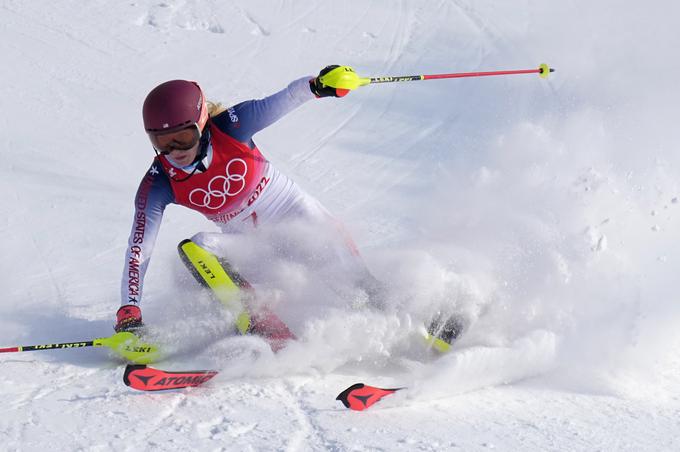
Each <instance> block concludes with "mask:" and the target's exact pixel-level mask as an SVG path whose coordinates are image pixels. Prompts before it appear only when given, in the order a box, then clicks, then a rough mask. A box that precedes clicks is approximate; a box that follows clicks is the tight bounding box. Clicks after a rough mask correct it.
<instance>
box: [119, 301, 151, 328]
mask: <svg viewBox="0 0 680 452" xmlns="http://www.w3.org/2000/svg"><path fill="white" fill-rule="evenodd" d="M143 328H144V322H142V310H141V309H139V306H135V305H133V304H126V305H124V306H121V307H120V308H119V309H118V311H117V312H116V326H114V327H113V329H114V330H116V333H120V332H121V331H129V332H131V333H139V332H140V331H141V330H143Z"/></svg>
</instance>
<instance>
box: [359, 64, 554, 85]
mask: <svg viewBox="0 0 680 452" xmlns="http://www.w3.org/2000/svg"><path fill="white" fill-rule="evenodd" d="M551 72H555V69H552V68H550V67H548V65H547V64H542V65H541V66H539V67H538V68H536V69H518V70H512V71H487V72H456V73H451V74H425V75H405V76H399V77H370V78H369V79H368V83H391V82H411V81H417V80H436V79H445V78H464V77H489V76H495V75H517V74H538V75H540V76H541V77H543V78H547V77H548V74H549V73H551ZM368 83H365V84H368Z"/></svg>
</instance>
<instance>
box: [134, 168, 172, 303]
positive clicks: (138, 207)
mask: <svg viewBox="0 0 680 452" xmlns="http://www.w3.org/2000/svg"><path fill="white" fill-rule="evenodd" d="M173 202H175V199H174V195H173V193H172V188H171V186H170V181H169V180H168V177H167V175H166V174H165V172H164V171H163V169H162V168H161V165H160V163H158V161H157V160H154V162H153V164H152V165H151V168H149V171H147V173H146V175H145V176H144V178H143V179H142V182H141V183H140V184H139V189H137V195H136V196H135V215H134V218H133V221H132V230H131V231H130V237H129V239H128V245H127V249H126V250H125V266H124V269H123V278H122V281H121V305H126V304H134V305H139V303H140V301H141V298H142V287H143V284H144V275H145V274H146V269H147V267H148V265H149V259H150V258H151V253H152V251H153V247H154V244H155V243H156V237H157V236H158V230H159V228H160V225H161V221H162V219H163V212H164V211H165V207H166V206H167V205H168V204H170V203H173Z"/></svg>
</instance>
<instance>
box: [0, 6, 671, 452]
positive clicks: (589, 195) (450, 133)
mask: <svg viewBox="0 0 680 452" xmlns="http://www.w3.org/2000/svg"><path fill="white" fill-rule="evenodd" d="M679 9H680V7H678V6H676V4H675V3H674V2H657V3H654V4H649V5H647V4H622V3H620V2H613V1H608V2H605V3H604V4H592V3H587V2H584V1H581V0H579V1H576V2H568V3H560V4H546V3H543V2H538V1H536V0H526V1H522V2H519V3H513V4H508V5H505V4H498V3H495V2H490V1H486V0H485V1H475V2H472V1H468V0H439V1H436V2H429V1H425V0H393V1H386V2H360V1H358V0H349V1H347V2H344V3H337V2H336V3H320V2H313V1H307V0H305V1H292V0H281V1H279V2H277V3H272V2H267V1H260V0H258V1H251V2H246V1H242V0H239V1H235V2H230V3H225V2H219V1H217V0H207V1H196V0H176V1H174V0H172V1H171V0H165V1H149V0H135V1H131V2H124V3H111V2H104V1H103V0H96V1H91V2H88V3H78V2H65V3H61V4H60V5H59V6H58V7H57V6H54V5H37V4H34V3H30V2H18V1H5V2H3V4H2V5H0V38H2V39H0V53H1V54H2V55H3V57H4V59H3V65H2V67H0V75H1V76H2V79H3V81H4V82H5V83H3V84H2V86H0V99H3V105H4V106H5V107H6V108H3V109H2V110H1V111H2V112H3V113H2V114H1V115H0V124H1V125H2V128H3V131H4V134H3V139H2V141H1V146H2V150H1V151H0V152H1V154H2V156H3V157H4V165H3V167H2V168H0V175H1V176H2V177H0V189H1V191H2V193H3V197H2V201H1V203H0V213H2V217H3V218H2V223H0V228H1V229H0V230H2V232H3V233H4V235H5V237H6V240H5V241H4V242H3V244H2V245H1V246H2V256H3V257H4V259H3V260H2V264H0V275H2V287H3V289H4V293H5V301H4V302H3V303H0V347H6V346H13V345H18V344H39V343H49V342H61V341H71V340H81V339H82V340H89V339H92V338H94V337H101V336H105V335H109V334H111V333H112V329H111V325H112V323H113V316H114V312H115V309H116V308H117V306H118V284H119V278H120V271H121V268H122V264H123V263H122V258H123V250H124V246H125V243H126V240H127V234H128V232H129V228H130V220H131V215H132V210H131V209H132V200H133V196H134V193H135V190H136V189H137V185H138V183H139V178H140V177H141V176H142V175H143V173H144V171H145V170H146V168H148V164H149V162H150V161H151V158H152V154H151V151H150V148H149V144H148V140H147V139H146V137H145V136H144V133H143V131H142V129H141V124H140V122H141V121H140V119H141V118H140V117H139V116H140V112H139V111H140V108H141V103H142V100H143V98H144V96H145V95H146V93H147V92H148V90H149V89H151V88H152V87H153V86H155V85H156V84H158V83H159V82H160V81H163V80H167V79H170V78H187V79H192V80H197V81H199V82H200V83H201V86H202V87H203V88H204V89H205V90H206V92H207V95H208V97H209V98H210V99H214V100H217V101H222V102H225V103H227V104H231V103H236V102H240V101H243V100H247V99H250V98H258V97H262V96H265V95H268V94H270V93H272V92H274V91H276V90H279V89H281V88H282V87H283V86H285V85H286V84H287V83H288V82H289V81H291V80H293V79H295V78H298V77H300V76H303V75H305V74H313V73H316V72H318V71H319V70H320V69H321V68H322V67H324V66H326V65H328V64H348V65H351V66H353V67H354V68H355V70H356V71H357V72H358V73H359V74H360V75H362V76H382V75H386V76H387V75H391V76H398V75H412V74H418V73H440V72H457V71H475V70H494V69H504V68H507V69H519V68H523V67H535V65H537V64H540V63H543V62H546V63H550V64H551V65H554V67H556V68H557V72H556V73H555V74H554V76H551V77H552V78H551V79H550V80H548V81H543V80H538V79H537V78H536V77H534V76H516V77H486V78H480V79H463V80H455V81H427V82H421V81H418V82H408V83H392V84H384V85H376V86H369V87H363V88H361V89H359V90H357V92H353V93H351V94H350V95H348V96H347V97H346V98H344V99H340V100H338V99H322V100H319V101H316V102H310V103H309V104H308V105H305V106H303V107H301V108H300V109H299V110H297V111H296V112H293V113H291V114H290V115H289V116H288V117H286V118H284V119H282V120H281V121H279V122H278V123H276V124H274V125H272V126H271V127H269V128H268V129H267V130H265V131H262V132H261V133H260V134H258V136H256V142H257V143H258V145H259V146H260V148H261V149H262V150H263V152H264V154H265V155H266V156H268V157H269V158H270V159H271V160H272V161H273V162H274V163H275V164H276V165H277V166H279V167H281V169H282V170H284V172H286V173H289V174H290V175H291V176H292V177H293V178H294V179H295V180H296V181H298V183H300V185H302V186H303V187H304V188H305V189H307V190H309V191H310V192H312V193H313V194H315V195H316V196H318V197H319V199H320V200H321V201H322V202H323V203H324V204H325V205H328V206H329V207H330V208H331V210H332V211H333V212H334V213H335V214H336V215H337V216H338V217H339V218H340V219H341V220H342V221H343V222H344V223H345V224H346V225H347V226H348V229H350V230H351V231H352V232H353V233H354V232H355V231H356V236H355V237H356V238H357V241H358V242H359V245H360V248H362V249H365V250H366V251H365V256H366V258H367V260H368V262H369V264H371V265H372V268H374V269H375V271H376V273H377V274H378V275H379V276H380V277H381V278H384V279H385V281H386V282H387V283H388V284H389V285H390V288H391V290H392V291H393V292H394V295H395V297H394V298H395V300H397V301H395V304H396V307H395V309H396V311H397V313H393V314H392V313H390V314H388V315H381V316H377V315H376V316H373V317H372V316H371V315H372V314H371V315H369V314H366V315H364V316H360V315H358V314H357V313H356V312H347V311H346V310H342V309H339V308H338V307H337V305H333V304H332V301H329V300H326V299H325V295H323V296H320V295H314V296H311V297H308V298H313V300H310V299H303V300H301V301H298V304H297V305H293V306H292V309H294V310H295V312H298V313H305V314H306V313H308V311H309V312H312V311H314V314H309V316H310V318H309V319H305V318H302V319H295V320H296V321H297V322H298V324H297V325H296V326H297V327H299V329H300V330H299V331H298V332H296V333H299V337H300V343H299V344H295V346H296V348H295V349H292V350H293V351H295V350H297V352H296V353H293V352H291V353H281V354H279V355H277V356H270V354H267V353H263V350H262V348H258V347H262V344H261V343H260V342H258V341H247V340H246V341H242V342H239V341H238V340H237V339H229V338H226V339H220V340H218V339H219V338H212V337H210V338H209V337H207V336H206V337H201V338H199V339H196V342H194V343H187V344H185V343H183V342H182V341H185V340H188V341H190V340H191V338H189V339H188V338H185V337H180V336H182V334H184V333H186V332H187V331H190V330H191V328H192V324H191V323H190V322H192V321H193V319H191V318H189V317H191V316H187V315H186V314H187V310H188V309H191V307H192V306H199V305H200V303H199V301H200V300H187V299H181V300H180V299H177V298H178V295H177V290H176V287H177V285H178V284H181V283H178V282H177V280H178V277H177V275H178V274H180V273H178V272H181V271H183V270H178V268H179V265H178V264H177V260H176V252H175V246H176V244H177V243H178V242H179V241H180V240H181V239H183V238H186V237H189V236H191V234H193V233H195V232H198V231H204V230H212V229H211V226H210V225H208V224H207V223H206V221H205V220H203V219H202V218H200V217H198V216H196V215H194V214H192V213H189V212H185V211H183V210H181V209H176V208H173V207H171V208H169V209H168V210H167V212H166V217H165V220H164V221H165V222H166V224H165V225H164V226H163V228H162V230H161V235H160V236H159V240H158V243H157V244H156V251H155V253H154V258H153V262H152V263H151V264H150V267H149V273H148V276H147V283H146V284H147V285H146V295H145V300H144V303H145V304H144V312H145V319H147V322H149V323H150V324H152V325H154V324H157V325H165V326H166V327H168V331H169V333H168V334H169V335H170V337H171V339H172V340H174V341H176V342H178V343H174V344H172V345H173V346H175V347H177V348H178V349H180V350H185V353H184V354H182V353H178V354H177V356H175V357H174V358H173V359H169V360H168V361H166V362H162V363H159V364H158V367H160V368H167V369H168V370H174V369H181V368H185V367H192V368H193V367H194V366H196V368H215V369H218V370H221V371H222V373H221V374H220V375H218V376H217V377H216V378H215V379H213V380H212V381H210V382H209V383H207V384H206V385H205V386H204V387H201V388H194V389H190V390H182V391H170V392H166V393H142V392H138V391H135V390H132V389H130V388H128V387H126V386H124V385H123V382H122V375H123V366H122V365H121V363H119V362H117V361H115V360H112V359H108V358H107V351H106V350H102V349H87V350H63V351H59V350H52V351H45V352H27V353H24V354H3V355H0V396H1V397H2V402H3V414H4V416H2V417H1V418H0V444H2V447H0V448H1V449H2V450H8V451H42V450H46V449H53V450H94V451H108V450H125V451H127V450H130V451H132V450H139V449H143V450H227V451H231V450H238V451H249V450H250V451H260V450H281V451H284V450H285V451H307V450H330V451H363V450H365V451H369V450H370V451H383V450H384V451H391V450H409V451H411V450H421V451H440V450H465V451H475V450H480V451H481V450H490V449H494V450H526V451H543V450H551V451H572V450H584V451H586V450H588V451H590V450H630V451H641V450H679V449H680V444H678V440H677V439H676V437H677V435H676V432H677V431H678V429H680V423H679V422H678V416H679V415H680V397H678V396H677V387H678V383H679V382H680V356H679V355H678V352H677V350H678V345H680V337H679V336H678V334H677V332H676V330H677V328H676V324H677V321H678V320H679V319H680V312H679V309H678V308H677V307H676V306H678V303H677V301H678V300H677V294H676V292H677V290H676V289H675V284H674V281H675V279H676V277H675V273H676V270H677V268H678V266H679V265H680V248H679V247H678V244H679V243H680V213H679V212H678V209H680V207H678V202H677V199H678V197H679V196H680V195H679V193H680V185H679V183H678V182H677V181H678V180H680V159H678V157H677V143H678V142H680V136H679V135H678V132H677V131H676V130H677V127H675V124H674V122H675V121H677V117H678V116H680V115H679V114H678V113H679V112H678V105H680V95H679V94H678V91H677V89H676V87H675V84H676V81H675V80H674V79H673V77H672V76H671V75H672V74H675V73H677V72H678V69H679V68H678V66H679V65H678V63H676V62H675V60H673V59H671V60H670V61H669V59H668V55H672V54H673V52H674V51H675V50H676V49H677V47H678V46H680V42H678V41H679V37H678V34H677V30H676V24H675V23H674V22H673V21H672V20H670V19H669V18H673V17H678V15H679V14H680V11H679ZM658 61H664V65H665V66H667V68H666V69H665V70H664V71H662V73H659V74H654V78H653V79H652V80H650V79H649V78H644V79H643V78H642V72H641V71H640V68H641V67H655V66H657V65H658ZM26 118H29V120H28V121H27V120H26ZM279 270H280V272H281V273H282V274H284V275H286V277H287V280H290V281H296V280H298V279H299V280H300V281H302V280H304V275H300V274H299V272H300V270H299V269H297V268H286V269H279ZM182 275H183V276H184V274H183V273H182ZM290 281H286V282H288V283H290V285H294V284H293V283H292V282H290ZM285 288H286V289H290V287H285ZM281 290H283V289H281ZM190 296H192V295H191V293H189V294H187V293H183V294H182V295H181V297H185V298H189V297H190ZM196 298H200V297H196ZM302 298H304V297H302ZM192 301H193V302H194V304H191V302H192ZM304 301H306V302H308V303H314V306H313V308H315V309H316V308H318V311H320V312H322V314H320V315H319V316H317V317H314V316H315V315H316V311H315V310H314V309H306V308H305V306H304V305H301V304H300V303H302V302H304ZM442 303H444V304H442ZM434 309H451V310H454V311H455V312H458V313H459V314H461V315H462V316H463V317H464V318H465V319H466V320H467V321H468V322H469V330H468V331H466V333H465V334H464V335H463V337H462V338H461V339H460V341H459V342H458V343H457V344H456V346H455V349H454V351H453V352H452V353H451V354H450V355H447V356H445V357H443V358H441V359H434V358H433V357H432V356H430V355H429V354H428V353H427V351H426V350H424V349H423V346H422V344H420V343H415V341H411V339H413V336H414V335H415V330H417V329H418V328H419V327H420V323H421V322H422V321H423V320H424V317H425V315H424V313H429V312H431V311H432V310H434ZM338 311H339V313H338ZM180 317H181V318H183V320H185V321H186V322H188V323H187V325H188V326H187V325H183V327H182V328H174V327H173V326H172V325H174V323H173V322H176V321H177V319H178V318H180ZM200 320H201V322H203V323H201V325H199V326H197V327H196V328H203V327H205V329H206V331H224V328H223V327H222V328H218V327H217V326H216V325H215V323H211V322H217V321H220V320H219V319H206V318H202V319H200ZM401 329H403V331H401ZM206 334H207V333H206ZM204 336H205V335H204ZM201 341H202V342H201ZM192 345H193V346H194V347H193V348H192ZM199 348H200V353H199V352H196V350H197V349H199ZM186 350H190V351H191V352H186ZM194 352H195V353H194ZM356 382H365V383H367V384H376V385H382V386H390V387H391V386H401V385H407V386H409V389H408V390H406V391H403V392H399V393H397V394H396V395H393V396H390V397H388V398H386V399H385V400H383V401H381V402H380V403H379V404H377V405H375V406H374V407H373V408H371V410H369V411H366V412H361V413H358V412H351V411H348V410H346V409H345V408H344V407H342V406H341V404H340V402H338V401H336V400H334V398H335V396H336V395H337V393H339V392H340V391H341V390H342V389H344V388H346V387H347V386H349V385H350V384H352V383H356Z"/></svg>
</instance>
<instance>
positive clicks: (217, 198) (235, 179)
mask: <svg viewBox="0 0 680 452" xmlns="http://www.w3.org/2000/svg"><path fill="white" fill-rule="evenodd" d="M224 170H225V172H226V177H225V176H215V177H213V178H212V179H210V182H208V187H207V188H208V189H207V190H203V189H202V188H196V189H194V190H191V193H189V202H191V204H193V205H195V206H198V207H205V208H207V209H210V210H217V209H219V208H221V207H222V206H224V205H225V204H226V203H227V199H228V198H229V197H232V196H236V195H238V194H239V193H241V192H242V191H243V189H244V188H246V174H247V173H248V165H246V162H245V160H243V159H231V160H230V161H229V163H227V166H226V167H225V168H224Z"/></svg>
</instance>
